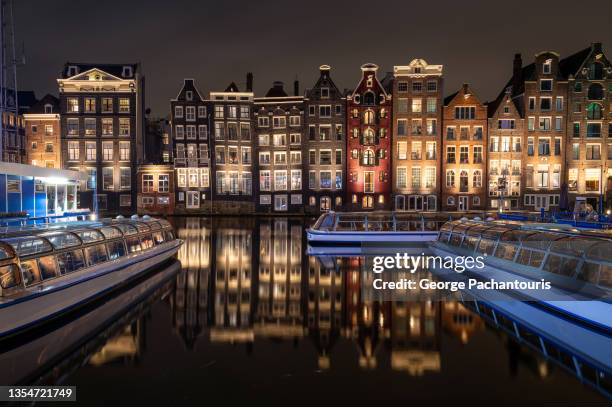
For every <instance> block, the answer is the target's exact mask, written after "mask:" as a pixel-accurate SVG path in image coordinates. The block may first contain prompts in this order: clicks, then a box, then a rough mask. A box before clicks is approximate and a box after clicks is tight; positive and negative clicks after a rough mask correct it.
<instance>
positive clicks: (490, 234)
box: [482, 225, 512, 240]
mask: <svg viewBox="0 0 612 407" xmlns="http://www.w3.org/2000/svg"><path fill="white" fill-rule="evenodd" d="M509 230H512V229H509V228H507V227H506V226H500V225H493V226H492V227H490V228H488V229H487V230H484V231H483V232H482V237H484V238H485V239H491V240H497V239H498V238H499V236H501V234H502V233H504V232H507V231H509Z"/></svg>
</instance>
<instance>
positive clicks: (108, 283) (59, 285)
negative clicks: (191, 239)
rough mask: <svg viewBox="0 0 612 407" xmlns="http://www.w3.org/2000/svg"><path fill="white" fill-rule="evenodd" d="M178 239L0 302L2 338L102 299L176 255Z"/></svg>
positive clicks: (42, 285)
mask: <svg viewBox="0 0 612 407" xmlns="http://www.w3.org/2000/svg"><path fill="white" fill-rule="evenodd" d="M181 244H182V242H181V241H180V240H174V241H171V242H167V243H163V244H161V245H159V246H156V247H154V248H151V249H149V250H147V251H146V252H143V253H138V254H136V255H128V256H125V257H122V258H120V259H118V260H114V261H110V262H106V263H102V264H100V265H99V266H95V267H94V268H89V269H84V270H83V271H80V272H77V273H75V274H74V275H68V276H65V277H64V278H59V279H54V280H50V281H49V282H48V284H46V285H45V283H43V284H41V285H40V286H37V287H36V290H32V291H27V292H26V293H25V294H24V295H23V296H21V297H18V298H14V299H8V300H7V301H6V302H3V303H0V339H3V338H5V337H7V336H12V335H16V334H18V333H21V332H23V331H25V330H27V329H29V328H33V327H35V326H38V325H40V324H43V323H45V322H47V321H50V320H52V319H54V318H57V317H59V316H61V315H63V314H65V313H68V312H70V311H72V310H75V309H76V308H79V307H81V306H84V305H86V304H87V303H89V302H91V301H93V300H95V299H96V298H100V297H102V296H104V295H106V294H108V293H110V292H111V291H113V290H115V289H117V288H119V287H120V286H122V285H124V284H127V283H129V282H130V281H132V280H134V279H136V278H138V277H139V276H141V275H143V274H145V273H147V272H148V271H150V270H152V269H153V268H154V267H155V266H157V265H159V264H160V263H162V262H164V261H166V260H168V259H169V258H171V257H173V256H174V255H176V253H177V251H178V249H179V247H180V245H181Z"/></svg>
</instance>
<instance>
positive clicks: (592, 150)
mask: <svg viewBox="0 0 612 407" xmlns="http://www.w3.org/2000/svg"><path fill="white" fill-rule="evenodd" d="M567 95H568V98H567V99H568V105H567V108H568V120H567V143H566V168H567V171H566V179H567V184H568V192H569V201H570V202H569V203H570V206H569V207H570V208H573V207H574V202H575V200H576V198H577V197H583V198H586V199H587V200H588V201H589V202H590V203H591V204H592V205H593V208H598V207H599V206H600V202H599V201H600V194H601V199H602V200H603V201H604V202H606V203H608V204H607V205H605V207H604V208H601V209H605V208H608V207H610V204H609V202H610V190H611V188H610V186H611V185H612V183H611V180H612V111H611V110H610V107H611V106H612V65H611V64H610V61H608V59H607V58H606V57H605V55H604V54H603V51H602V49H601V44H593V46H592V49H591V53H590V55H589V56H588V57H587V59H586V60H585V61H584V63H583V65H582V67H581V69H579V70H578V72H576V75H575V76H572V77H570V79H569V83H568V94H567Z"/></svg>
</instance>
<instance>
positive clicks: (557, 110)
mask: <svg viewBox="0 0 612 407" xmlns="http://www.w3.org/2000/svg"><path fill="white" fill-rule="evenodd" d="M547 61H548V62H550V71H549V72H545V71H544V69H545V68H544V63H545V62H547ZM546 69H548V68H546ZM547 84H550V90H546V88H545V86H548V85H547ZM557 98H560V100H562V101H563V102H562V105H561V106H559V107H557ZM543 100H544V101H550V108H549V107H548V105H547V104H546V103H545V102H543ZM566 102H567V80H565V79H564V78H563V76H562V72H560V68H559V55H558V54H556V53H554V52H542V53H540V54H538V55H536V58H535V72H534V77H533V78H528V80H526V81H525V95H524V103H525V120H526V126H527V137H526V145H525V148H524V149H523V165H524V176H523V178H524V189H523V205H524V208H525V209H527V210H535V211H539V210H540V209H541V208H544V209H545V210H549V209H556V208H558V207H559V199H560V192H561V180H563V177H564V168H563V163H564V145H565V142H564V140H565V136H566V126H565V122H566V118H567V113H566V112H567V103H566ZM558 120H560V123H559V122H558ZM547 123H548V124H547ZM547 144H548V146H547ZM531 146H532V147H531Z"/></svg>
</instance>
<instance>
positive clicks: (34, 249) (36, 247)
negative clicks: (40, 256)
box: [4, 236, 52, 257]
mask: <svg viewBox="0 0 612 407" xmlns="http://www.w3.org/2000/svg"><path fill="white" fill-rule="evenodd" d="M4 241H5V242H6V243H8V244H10V245H11V246H12V247H13V248H14V249H15V252H17V255H18V256H19V257H24V256H30V255H33V254H37V253H45V252H50V251H51V250H52V248H51V244H50V243H49V242H48V241H47V240H45V239H42V238H40V237H34V236H25V237H13V238H9V239H6V240H4Z"/></svg>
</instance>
